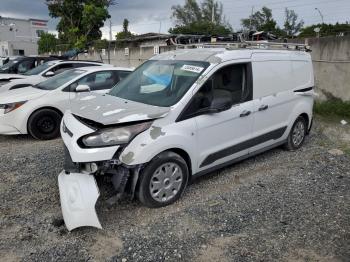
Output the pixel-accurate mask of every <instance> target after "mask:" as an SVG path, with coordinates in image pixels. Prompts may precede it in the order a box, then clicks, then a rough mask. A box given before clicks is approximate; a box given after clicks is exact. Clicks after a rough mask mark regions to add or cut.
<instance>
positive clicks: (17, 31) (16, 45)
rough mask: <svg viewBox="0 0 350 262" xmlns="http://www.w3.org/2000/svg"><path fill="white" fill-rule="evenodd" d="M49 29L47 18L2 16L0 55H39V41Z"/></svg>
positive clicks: (0, 22)
mask: <svg viewBox="0 0 350 262" xmlns="http://www.w3.org/2000/svg"><path fill="white" fill-rule="evenodd" d="M47 31H48V27H47V20H40V19H28V20H26V19H19V18H10V17H1V16H0V57H1V56H16V55H26V56H29V55H37V54H38V45H37V42H38V40H39V38H40V35H41V34H42V33H43V32H47Z"/></svg>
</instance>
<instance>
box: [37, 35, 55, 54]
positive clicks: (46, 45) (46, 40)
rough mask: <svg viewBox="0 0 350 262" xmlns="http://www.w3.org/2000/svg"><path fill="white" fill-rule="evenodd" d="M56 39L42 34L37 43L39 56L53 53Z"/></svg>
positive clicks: (53, 36)
mask: <svg viewBox="0 0 350 262" xmlns="http://www.w3.org/2000/svg"><path fill="white" fill-rule="evenodd" d="M57 44H58V39H57V38H56V36H55V35H54V34H50V33H42V34H41V35H40V39H39V41H38V52H39V54H42V53H48V52H51V51H55V49H56V45H57Z"/></svg>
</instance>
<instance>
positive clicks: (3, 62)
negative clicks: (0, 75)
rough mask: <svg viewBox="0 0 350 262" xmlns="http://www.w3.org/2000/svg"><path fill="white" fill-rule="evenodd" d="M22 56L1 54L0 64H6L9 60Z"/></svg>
mask: <svg viewBox="0 0 350 262" xmlns="http://www.w3.org/2000/svg"><path fill="white" fill-rule="evenodd" d="M20 57H22V56H2V57H0V66H3V65H5V64H7V63H8V62H10V61H11V60H15V59H18V58H20Z"/></svg>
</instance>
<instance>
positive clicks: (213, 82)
mask: <svg viewBox="0 0 350 262" xmlns="http://www.w3.org/2000/svg"><path fill="white" fill-rule="evenodd" d="M250 72H251V66H250V63H249V64H248V63H241V64H231V65H227V66H224V67H222V68H220V69H218V70H217V71H216V72H215V73H214V74H213V75H212V76H211V77H210V78H209V79H208V80H207V82H206V83H205V84H204V85H203V86H202V87H201V88H200V89H199V91H198V92H197V93H196V94H195V95H194V97H193V99H192V102H191V103H192V104H190V105H191V106H190V107H191V108H190V110H189V111H192V112H195V111H196V110H197V109H198V108H199V109H200V108H201V107H205V106H206V105H205V104H206V103H204V105H203V103H201V102H199V103H198V101H200V99H199V98H202V97H208V98H209V99H208V100H210V97H211V96H212V95H213V93H215V90H220V89H221V90H222V89H223V90H226V91H229V92H227V93H228V94H231V95H232V100H233V106H232V107H231V108H230V109H228V110H226V111H222V112H219V113H209V114H208V113H207V114H200V115H197V116H195V117H194V119H195V121H196V125H197V133H196V139H197V161H196V162H197V170H196V171H197V172H200V171H202V170H205V169H208V168H211V167H214V166H217V165H220V164H223V163H226V162H228V161H230V160H233V159H235V158H238V157H241V156H243V155H246V154H247V153H248V147H249V141H250V139H251V135H252V127H253V114H252V112H253V110H254V102H253V101H252V85H251V73H250ZM208 86H209V88H208Z"/></svg>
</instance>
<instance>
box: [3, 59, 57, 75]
mask: <svg viewBox="0 0 350 262" xmlns="http://www.w3.org/2000/svg"><path fill="white" fill-rule="evenodd" d="M51 60H57V58H54V57H44V56H43V57H41V56H21V57H18V58H16V59H13V60H10V61H9V62H8V63H6V64H4V65H3V66H1V67H0V77H1V79H15V78H11V76H6V75H1V74H24V73H25V72H27V71H28V70H30V69H32V68H34V67H36V66H38V65H41V64H43V63H45V62H47V61H51ZM17 78H20V77H19V76H17Z"/></svg>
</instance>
